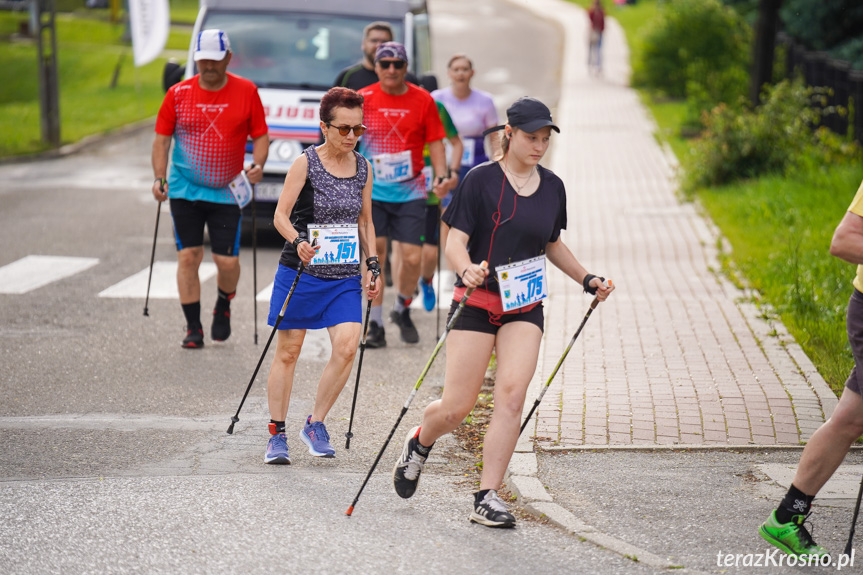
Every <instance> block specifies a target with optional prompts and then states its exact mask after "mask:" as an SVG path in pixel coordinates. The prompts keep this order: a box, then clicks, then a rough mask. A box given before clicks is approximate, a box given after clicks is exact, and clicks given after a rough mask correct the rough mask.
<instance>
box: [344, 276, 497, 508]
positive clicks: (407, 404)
mask: <svg viewBox="0 0 863 575" xmlns="http://www.w3.org/2000/svg"><path fill="white" fill-rule="evenodd" d="M480 267H482V269H488V262H486V261H483V262H482V263H481V264H480ZM472 293H473V288H468V289H467V290H466V291H465V292H464V295H463V296H462V298H461V300H460V301H459V302H458V307H457V308H456V310H455V311H454V312H453V314H452V317H451V318H450V320H449V321H448V322H447V324H446V328H444V330H443V334H442V335H441V336H440V339H439V340H438V342H437V345H436V346H435V348H434V351H433V352H432V354H431V357H430V358H429V360H428V361H427V362H426V365H425V367H424V368H423V371H422V373H421V374H420V377H419V379H418V380H417V382H416V385H414V388H413V389H412V390H411V394H410V395H409V396H408V400H407V401H406V402H405V404H404V406H403V407H402V410H401V413H399V418H398V419H397V420H396V424H395V425H393V428H392V429H391V430H390V434H389V435H388V436H387V440H386V441H385V442H384V445H383V447H381V449H380V451H378V456H377V457H376V458H375V462H374V463H373V464H372V468H371V469H369V473H368V475H366V479H365V481H363V484H362V485H361V486H360V490H359V492H357V496H356V497H354V500H353V502H352V503H351V506H350V507H348V510H347V511H345V515H347V516H348V517H350V516H351V514H352V513H353V512H354V506H355V505H356V504H357V501H359V500H360V495H362V493H363V489H365V488H366V484H367V483H368V482H369V478H371V476H372V473H374V471H375V468H376V467H377V466H378V463H379V462H380V460H381V457H382V456H383V454H384V451H386V449H387V446H388V445H389V444H390V440H391V439H392V438H393V435H394V434H395V432H396V429H398V427H399V424H400V423H401V422H402V418H403V417H404V416H405V413H407V411H408V408H409V407H410V405H411V402H412V401H413V400H414V396H415V395H416V394H417V391H419V388H420V386H421V385H422V383H423V380H424V379H425V376H426V374H427V373H428V372H429V369H430V368H431V365H432V363H433V362H434V360H435V358H436V357H437V354H438V352H439V351H440V349H441V348H442V347H443V343H444V341H445V340H446V336H447V334H449V332H450V330H451V329H452V326H453V325H455V322H456V320H457V319H458V316H460V315H461V310H463V309H464V306H465V303H466V302H467V298H469V297H470V294H472Z"/></svg>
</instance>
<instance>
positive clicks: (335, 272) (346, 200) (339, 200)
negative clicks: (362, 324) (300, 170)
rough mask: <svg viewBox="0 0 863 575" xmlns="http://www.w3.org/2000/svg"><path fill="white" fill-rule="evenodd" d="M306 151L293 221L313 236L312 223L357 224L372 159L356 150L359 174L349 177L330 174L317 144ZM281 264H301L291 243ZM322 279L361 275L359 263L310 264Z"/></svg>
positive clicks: (308, 270) (311, 272) (310, 270)
mask: <svg viewBox="0 0 863 575" xmlns="http://www.w3.org/2000/svg"><path fill="white" fill-rule="evenodd" d="M303 153H304V154H305V155H306V159H307V160H308V163H309V170H308V175H307V176H306V183H305V185H304V186H303V189H302V190H301V191H300V195H299V197H298V198H297V202H296V204H294V209H293V211H292V212H291V224H293V226H294V228H295V229H296V230H297V232H299V234H300V235H301V236H303V237H306V238H308V237H309V225H314V224H318V225H320V224H355V223H357V219H358V218H359V216H360V211H361V210H362V207H363V187H364V186H365V185H366V180H367V179H368V162H367V161H366V159H365V158H364V157H363V156H362V155H361V154H359V153H358V152H354V157H355V158H356V161H357V173H356V175H354V176H351V177H349V178H337V177H336V176H334V175H332V174H330V173H329V172H328V171H327V170H326V169H325V168H324V165H323V164H322V163H321V159H320V158H319V157H318V152H317V150H316V149H315V146H309V147H308V148H306V149H305V150H304V151H303ZM279 263H281V264H282V265H285V266H288V267H289V268H292V269H297V268H298V267H299V265H300V258H299V257H298V256H297V250H296V248H294V246H293V245H292V244H291V243H290V242H285V247H284V248H283V249H282V255H281V257H280V258H279ZM303 273H307V274H309V275H311V276H315V277H317V278H321V279H346V278H350V277H354V276H358V275H359V273H360V266H359V264H337V265H314V266H307V267H306V270H305V272H303Z"/></svg>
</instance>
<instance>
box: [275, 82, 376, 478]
mask: <svg viewBox="0 0 863 575" xmlns="http://www.w3.org/2000/svg"><path fill="white" fill-rule="evenodd" d="M320 116H321V131H322V132H323V134H324V143H323V144H322V145H320V146H317V147H316V146H309V147H308V148H306V149H305V151H304V152H303V154H302V155H301V156H300V157H299V158H297V159H296V160H295V161H294V163H293V164H292V165H291V169H290V171H288V174H287V176H285V185H284V187H283V188H282V194H281V196H280V197H279V203H278V206H276V213H275V216H274V217H273V224H274V225H275V227H276V229H277V230H279V233H281V234H282V236H284V238H285V240H286V241H285V247H284V249H283V250H282V256H281V258H280V259H279V268H278V270H277V271H276V278H275V281H274V282H273V295H272V298H271V300H270V314H269V318H268V323H269V325H275V324H276V319H277V317H278V315H279V312H280V311H281V309H282V306H283V305H284V302H285V298H286V297H287V294H288V292H289V290H290V286H291V285H292V284H293V281H294V278H296V277H297V273H298V271H297V270H298V268H299V265H300V262H302V263H303V265H305V266H306V267H305V269H304V272H303V276H302V277H301V278H300V279H299V281H298V282H297V285H296V288H295V289H294V293H293V295H292V296H291V301H290V303H289V305H288V307H287V309H286V310H285V315H284V318H283V319H282V321H281V322H280V323H279V337H278V341H277V344H276V354H275V357H274V358H273V365H272V367H271V368H270V375H269V378H268V379H267V400H268V403H269V408H270V418H271V419H270V425H269V429H270V435H271V437H270V441H269V443H268V444H267V451H266V455H265V456H264V462H265V463H290V462H291V459H290V457H289V456H288V444H287V440H286V439H285V417H286V416H287V414H288V405H289V404H290V400H291V389H292V388H293V382H294V371H295V370H296V366H297V359H298V358H299V356H300V351H301V350H302V347H303V339H304V338H305V336H306V330H307V329H320V328H327V331H329V335H330V343H331V344H332V353H331V355H330V359H329V362H328V363H327V365H326V367H325V368H324V372H323V373H322V374H321V379H320V381H319V382H318V387H317V394H316V397H315V404H314V408H313V409H312V414H311V415H309V416H308V418H306V423H305V425H304V426H303V428H302V429H301V430H300V439H301V440H302V441H303V443H305V444H306V445H307V446H308V448H309V453H311V454H312V455H314V456H316V457H333V456H334V455H335V450H334V449H333V447H332V445H331V444H330V441H329V434H328V433H327V429H326V427H325V426H324V418H325V417H326V416H327V413H329V411H330V408H332V406H333V404H334V403H335V402H336V399H337V398H338V396H339V394H340V393H341V391H342V389H343V388H344V386H345V383H346V382H347V380H348V376H349V375H350V372H351V366H352V365H353V362H354V355H355V354H356V351H357V344H358V343H359V339H360V331H361V328H360V326H361V324H360V322H361V321H362V285H361V276H360V265H359V262H360V257H361V255H360V250H362V252H363V253H365V255H366V256H367V258H366V266H367V267H368V270H369V272H368V275H367V277H366V280H367V281H366V289H367V294H368V298H369V299H374V298H375V297H376V296H377V295H378V293H379V286H378V284H377V283H376V282H375V278H376V277H377V276H378V275H379V274H380V266H379V265H378V258H377V255H376V251H375V228H374V224H373V223H372V208H371V194H372V169H371V165H370V164H369V162H368V160H366V159H365V158H364V157H363V156H362V155H360V154H359V153H357V152H355V151H354V147H355V146H356V143H357V138H359V137H360V136H361V135H362V134H363V132H364V131H365V126H363V97H362V96H360V95H359V94H357V93H356V92H354V91H353V90H350V89H348V88H341V87H337V88H332V89H331V90H330V91H329V92H327V93H326V94H325V95H324V97H323V98H322V99H321V108H320ZM308 238H312V243H309V239H308ZM315 240H318V243H317V244H315V243H314V241H315ZM321 247H323V248H324V249H323V251H321V252H320V253H319V249H320V248H321ZM313 259H314V261H312V260H313Z"/></svg>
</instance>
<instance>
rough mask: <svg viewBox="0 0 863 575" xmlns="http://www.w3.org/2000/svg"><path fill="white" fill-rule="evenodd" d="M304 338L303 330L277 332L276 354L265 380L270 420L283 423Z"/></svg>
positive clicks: (304, 331)
mask: <svg viewBox="0 0 863 575" xmlns="http://www.w3.org/2000/svg"><path fill="white" fill-rule="evenodd" d="M305 337H306V330H304V329H286V330H279V335H278V339H277V340H276V354H275V356H274V357H273V364H272V366H271V367H270V375H269V377H268V378H267V402H268V404H269V407H270V418H271V419H272V420H273V421H284V420H285V417H287V415H288V406H289V405H290V403H291V390H292V389H293V387H294V370H295V369H296V367H297V359H299V357H300V350H301V349H302V348H303V339H305Z"/></svg>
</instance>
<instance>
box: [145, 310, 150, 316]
mask: <svg viewBox="0 0 863 575" xmlns="http://www.w3.org/2000/svg"><path fill="white" fill-rule="evenodd" d="M144 315H145V316H147V317H150V314H149V313H147V308H144Z"/></svg>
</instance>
